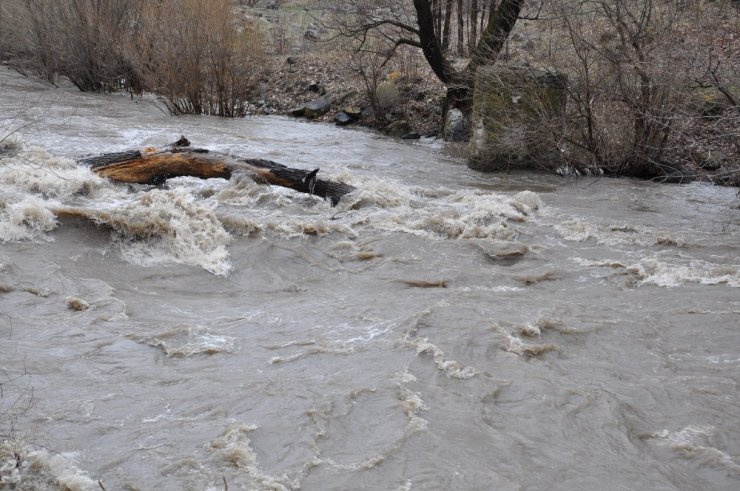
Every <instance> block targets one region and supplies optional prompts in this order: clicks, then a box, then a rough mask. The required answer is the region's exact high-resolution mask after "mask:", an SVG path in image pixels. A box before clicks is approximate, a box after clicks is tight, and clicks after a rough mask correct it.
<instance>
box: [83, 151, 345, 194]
mask: <svg viewBox="0 0 740 491" xmlns="http://www.w3.org/2000/svg"><path fill="white" fill-rule="evenodd" d="M78 163H80V164H82V165H88V166H90V167H91V168H92V170H93V171H94V172H95V173H97V174H98V175H100V176H102V177H105V178H108V179H111V180H112V181H116V182H124V183H136V184H153V185H160V184H163V183H164V182H165V181H166V180H167V179H170V178H172V177H180V176H192V177H199V178H201V179H209V178H214V177H220V178H223V179H230V178H231V176H232V175H235V174H244V175H247V176H249V177H251V178H252V179H254V180H255V181H256V182H259V183H265V184H272V185H275V186H282V187H286V188H290V189H293V190H295V191H298V192H301V193H308V194H313V195H316V196H319V197H321V198H325V199H329V200H331V203H332V206H334V205H336V204H337V203H339V200H340V199H341V197H342V196H344V195H345V194H348V193H351V192H352V191H354V190H355V188H354V187H353V186H350V185H349V184H344V183H340V182H334V181H328V180H324V179H318V178H317V177H316V174H317V173H318V171H319V169H315V170H312V171H308V170H303V169H295V168H291V167H287V166H285V165H283V164H279V163H277V162H273V161H271V160H264V159H245V158H239V157H234V156H231V155H227V154H225V153H220V152H211V151H209V150H205V149H200V148H191V147H190V142H188V141H187V139H185V138H184V137H183V138H181V139H180V140H178V141H177V142H175V143H173V144H172V145H169V146H167V147H165V148H161V149H156V148H154V149H151V148H150V149H145V150H143V151H139V150H132V151H127V152H117V153H108V154H103V155H99V156H96V157H90V158H85V159H82V160H79V161H78Z"/></svg>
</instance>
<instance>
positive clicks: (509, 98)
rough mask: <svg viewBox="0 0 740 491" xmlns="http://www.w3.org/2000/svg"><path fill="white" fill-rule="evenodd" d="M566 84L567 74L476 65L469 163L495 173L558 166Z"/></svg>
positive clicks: (521, 67)
mask: <svg viewBox="0 0 740 491" xmlns="http://www.w3.org/2000/svg"><path fill="white" fill-rule="evenodd" d="M567 83H568V79H567V77H566V76H565V75H562V74H558V73H553V72H547V71H543V70H535V69H533V68H530V67H526V66H520V67H511V66H497V65H496V66H484V67H481V68H479V69H478V71H477V73H476V77H475V91H474V93H473V122H472V125H473V128H472V129H473V132H472V136H471V139H470V156H469V159H468V166H469V167H470V168H472V169H476V170H481V171H497V170H507V169H526V168H534V167H552V166H554V165H557V163H556V162H558V161H559V153H560V152H559V150H558V148H557V136H558V133H559V132H562V128H563V122H562V119H563V118H562V116H563V115H564V113H565V103H566V100H567Z"/></svg>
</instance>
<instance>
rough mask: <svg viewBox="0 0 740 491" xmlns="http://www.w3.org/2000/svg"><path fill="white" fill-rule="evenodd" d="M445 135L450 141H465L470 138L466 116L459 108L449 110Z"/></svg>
mask: <svg viewBox="0 0 740 491" xmlns="http://www.w3.org/2000/svg"><path fill="white" fill-rule="evenodd" d="M443 137H444V139H445V140H447V141H449V142H464V141H466V140H467V139H468V131H467V123H466V121H465V116H464V115H463V113H462V111H460V110H459V109H450V110H449V111H447V117H446V119H445V127H444V132H443Z"/></svg>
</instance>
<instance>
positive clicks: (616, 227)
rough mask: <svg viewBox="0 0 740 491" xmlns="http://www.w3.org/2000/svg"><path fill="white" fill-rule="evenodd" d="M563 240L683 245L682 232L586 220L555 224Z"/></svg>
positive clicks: (611, 243)
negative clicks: (596, 222) (599, 223)
mask: <svg viewBox="0 0 740 491" xmlns="http://www.w3.org/2000/svg"><path fill="white" fill-rule="evenodd" d="M555 229H556V230H557V231H558V232H559V233H560V236H561V237H563V238H564V239H565V240H570V241H574V242H586V241H594V242H596V243H597V244H602V245H606V246H612V247H613V246H619V245H638V246H643V247H651V246H673V247H684V246H685V245H686V242H687V241H686V239H685V238H684V237H683V235H682V234H680V233H679V234H676V233H674V232H667V231H663V230H656V229H653V228H651V227H645V226H640V225H628V224H611V225H598V224H595V223H592V222H589V221H586V220H581V219H575V220H567V221H563V222H562V223H558V224H556V225H555Z"/></svg>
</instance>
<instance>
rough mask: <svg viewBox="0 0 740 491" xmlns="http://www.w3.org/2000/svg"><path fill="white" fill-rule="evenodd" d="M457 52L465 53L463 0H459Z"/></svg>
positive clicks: (459, 53) (460, 54)
mask: <svg viewBox="0 0 740 491" xmlns="http://www.w3.org/2000/svg"><path fill="white" fill-rule="evenodd" d="M457 54H458V56H463V55H464V54H465V18H464V17H463V0H457Z"/></svg>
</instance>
